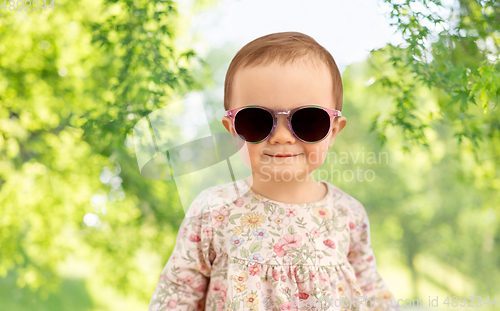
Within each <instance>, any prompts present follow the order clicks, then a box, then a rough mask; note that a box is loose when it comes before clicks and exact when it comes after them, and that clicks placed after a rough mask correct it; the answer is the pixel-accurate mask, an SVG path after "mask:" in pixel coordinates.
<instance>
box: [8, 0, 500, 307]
mask: <svg viewBox="0 0 500 311" xmlns="http://www.w3.org/2000/svg"><path fill="white" fill-rule="evenodd" d="M381 2H385V3H386V4H388V5H389V6H390V7H391V10H389V11H388V12H387V16H388V20H390V21H391V22H393V23H394V25H395V26H396V27H397V28H398V29H399V31H398V33H397V34H395V36H396V35H399V36H401V37H402V39H403V44H401V45H399V46H394V45H391V44H387V45H386V46H384V47H383V48H380V49H376V50H372V51H371V52H370V54H369V56H368V57H367V59H366V60H365V61H362V62H357V63H353V64H350V65H349V66H347V69H346V70H345V71H344V73H343V82H344V106H343V109H342V113H343V115H345V116H346V117H347V126H346V127H345V129H344V130H343V131H342V133H341V134H340V136H339V138H338V139H337V140H336V142H335V144H334V146H333V147H332V148H331V150H330V156H329V157H328V158H327V159H328V161H327V162H326V163H324V164H323V166H322V167H321V168H320V169H319V170H318V171H317V172H315V174H316V177H317V178H323V179H324V176H325V175H323V176H321V175H320V176H318V174H321V171H323V172H325V171H326V172H331V169H332V167H333V168H334V169H337V170H339V172H340V175H338V174H337V175H336V174H330V175H328V179H327V180H328V181H329V182H331V183H332V184H334V185H336V186H337V187H339V188H340V189H342V190H344V191H345V192H347V193H348V194H350V195H352V196H353V197H355V198H356V199H358V200H359V201H360V202H361V203H362V204H363V205H364V206H365V208H366V209H367V212H368V214H369V217H370V223H371V226H372V245H373V248H374V252H375V256H376V258H377V263H378V267H379V269H380V272H381V274H382V276H383V278H384V279H385V280H386V282H387V283H388V285H389V287H390V288H391V290H392V291H393V292H394V294H395V296H396V297H398V298H402V299H414V298H419V299H423V300H424V305H427V299H428V296H431V298H434V297H435V296H439V297H440V308H439V309H440V310H441V309H442V310H446V309H448V308H446V307H444V305H443V304H442V302H443V301H444V299H445V298H446V296H450V297H451V296H458V297H460V296H466V297H469V296H473V297H476V296H480V297H482V299H483V300H484V299H486V297H487V296H489V302H493V298H494V297H496V295H498V293H500V285H499V284H500V282H498V281H499V280H500V268H499V267H500V248H499V244H500V225H499V222H500V178H499V167H500V113H499V108H498V103H499V102H500V60H499V57H500V48H499V47H500V3H499V2H498V1H494V0H492V1H482V0H460V1H457V2H456V3H455V4H457V5H458V9H454V10H445V11H443V10H441V8H442V4H441V3H440V1H438V0H427V1H425V0H422V1H417V0H414V1H413V0H407V1H389V0H385V1H381ZM12 3H13V4H11V3H10V2H8V1H7V2H6V5H3V6H2V9H0V310H1V311H4V310H7V311H11V310H16V311H18V310H19V311H24V310H43V311H45V310H50V311H53V310H72V311H79V310H82V311H83V310H93V311H97V310H145V309H147V305H148V303H149V299H150V298H151V295H152V293H153V290H154V287H155V285H156V282H157V280H158V277H159V274H160V271H161V269H162V268H163V266H164V265H165V263H166V261H167V260H168V258H169V256H170V253H171V251H172V249H173V246H174V242H175V236H176V234H177V229H178V227H179V225H180V221H181V220H182V215H183V209H182V207H181V204H180V200H179V196H178V194H177V189H176V185H175V183H174V182H173V181H163V182H161V181H153V180H147V179H145V178H143V177H142V176H141V175H140V174H139V170H138V166H137V161H136V158H135V150H134V145H133V140H132V129H133V127H134V125H135V124H136V122H137V121H138V120H140V119H141V118H142V117H144V116H146V115H148V114H149V113H151V112H152V111H155V110H157V109H159V108H161V107H164V106H165V105H167V104H169V103H172V102H175V101H177V100H179V99H181V98H182V97H183V96H185V95H186V94H189V93H190V92H193V91H195V92H202V93H203V94H204V95H205V98H207V102H206V107H207V111H208V110H210V111H211V113H209V115H212V116H213V115H214V114H215V113H217V111H220V108H221V107H222V105H223V103H222V101H221V100H220V95H221V94H220V93H221V87H222V86H223V82H224V74H225V70H226V69H227V66H228V65H229V62H230V60H231V58H232V56H234V54H235V53H236V52H237V50H238V49H239V48H241V46H239V45H238V44H231V43H228V44H226V45H224V46H222V47H220V48H214V49H211V50H209V51H208V53H207V54H206V56H205V57H203V58H202V57H200V56H199V55H198V54H197V53H195V52H194V51H193V49H192V48H191V47H192V45H193V43H194V42H195V41H196V38H191V37H189V36H188V35H187V34H186V29H188V27H189V25H190V18H191V16H192V14H197V13H199V12H203V10H205V9H207V8H209V7H213V6H217V5H224V3H223V2H222V1H221V2H219V1H210V0H208V1H195V2H193V3H192V4H191V7H190V10H189V11H184V12H183V13H181V12H180V11H179V10H178V3H177V2H172V1H166V0H160V1H144V0H137V1H124V0H110V1H106V0H103V1H100V0H95V1H94V0H93V1H85V2H84V1H78V0H77V1H68V0H59V1H57V2H56V3H55V6H56V8H55V9H50V8H49V9H46V10H44V9H39V10H40V11H38V12H25V11H16V10H17V9H18V8H19V7H20V6H21V4H22V5H25V4H24V3H22V2H17V1H16V2H12ZM39 4H40V6H41V5H42V2H40V3H39ZM49 5H50V4H49V3H46V6H49ZM33 6H34V3H33ZM443 6H444V7H445V8H446V5H443ZM3 7H5V9H4V8H3ZM12 8H14V9H15V10H11V9H12ZM443 12H448V13H450V14H451V16H449V15H446V14H445V13H443ZM448 13H447V14H448ZM320 44H321V42H320ZM333 56H334V57H335V55H333ZM210 121H211V124H210V126H211V130H212V132H224V131H225V129H224V128H223V126H222V124H220V122H219V121H218V119H217V118H216V117H211V118H210ZM372 152H373V154H376V155H377V157H376V160H373V158H372V161H370V160H368V158H369V157H370V155H371V154H372ZM378 155H382V156H381V157H380V158H379V157H378ZM363 156H364V158H363ZM356 170H360V172H361V174H360V175H359V176H361V179H360V178H356V177H354V178H351V177H350V176H349V175H347V176H346V175H342V173H343V172H346V171H356ZM367 172H368V173H367ZM323 174H325V173H323ZM373 176H374V179H373V180H372V178H373ZM88 215H90V216H88ZM95 215H97V217H98V218H96V217H95ZM172 216H177V217H172ZM84 217H90V218H87V221H86V222H84V221H83V220H84ZM89 224H90V225H89ZM469 301H470V300H469ZM450 302H451V300H450ZM476 302H477V304H478V305H479V302H478V301H477V300H476V301H475V303H476ZM458 308H460V309H461V307H459V306H458ZM449 309H450V310H456V309H457V307H452V305H451V304H450V308H449ZM481 309H484V310H488V309H492V310H493V309H496V307H495V306H492V305H490V306H489V307H487V306H485V305H482V307H481Z"/></svg>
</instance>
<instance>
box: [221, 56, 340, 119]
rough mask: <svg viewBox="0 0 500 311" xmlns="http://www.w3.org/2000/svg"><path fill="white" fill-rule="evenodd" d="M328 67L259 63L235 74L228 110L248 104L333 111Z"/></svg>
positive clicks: (307, 64) (272, 107)
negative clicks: (306, 106)
mask: <svg viewBox="0 0 500 311" xmlns="http://www.w3.org/2000/svg"><path fill="white" fill-rule="evenodd" d="M332 92H333V91H332V82H331V75H330V72H329V71H328V68H326V66H325V68H321V67H319V66H317V65H313V64H311V63H294V64H284V65H282V64H279V63H277V62H273V63H270V64H261V65H257V66H250V67H246V68H242V69H241V71H239V72H237V73H236V75H235V79H234V83H233V95H234V97H233V101H232V102H233V103H232V105H231V106H232V107H231V108H238V107H242V106H248V105H258V106H264V107H268V108H271V109H293V108H295V107H299V106H305V105H319V106H325V107H329V108H333V95H332Z"/></svg>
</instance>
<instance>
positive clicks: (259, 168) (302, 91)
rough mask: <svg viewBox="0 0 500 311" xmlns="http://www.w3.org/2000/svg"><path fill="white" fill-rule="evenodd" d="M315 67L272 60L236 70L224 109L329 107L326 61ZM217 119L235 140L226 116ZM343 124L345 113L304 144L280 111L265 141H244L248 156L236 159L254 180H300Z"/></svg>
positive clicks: (320, 160) (316, 163)
mask: <svg viewBox="0 0 500 311" xmlns="http://www.w3.org/2000/svg"><path fill="white" fill-rule="evenodd" d="M316 67H319V66H312V65H308V64H307V63H303V62H298V63H296V64H292V65H285V66H283V67H282V66H281V65H279V64H278V63H276V62H274V63H272V64H270V65H266V66H258V67H252V68H245V69H242V70H239V71H238V72H237V73H236V74H235V77H234V83H233V89H232V98H231V100H230V102H231V107H229V109H234V108H239V107H244V106H249V105H259V106H264V107H268V108H271V109H289V110H291V109H293V108H295V107H299V106H303V105H318V106H323V107H327V108H332V109H334V108H335V107H334V105H333V94H332V81H331V76H330V72H329V70H328V68H327V67H326V65H323V66H322V67H321V68H316ZM222 123H223V124H224V126H225V127H226V129H227V130H228V131H229V132H230V133H232V134H233V137H234V139H240V138H239V137H238V138H236V137H237V136H236V135H235V132H234V129H233V128H232V123H231V119H230V118H229V117H224V118H223V120H222ZM345 124H346V120H345V117H337V118H336V122H334V123H333V125H332V129H331V131H330V133H329V134H328V136H327V137H326V138H325V139H324V140H322V141H321V142H319V143H315V144H308V143H304V142H302V141H300V140H299V139H297V138H296V137H295V136H294V135H293V134H292V132H291V131H290V129H289V128H288V124H287V120H286V115H282V114H280V115H278V123H277V125H276V128H275V130H274V132H273V133H272V134H271V136H269V138H268V139H266V140H265V141H263V142H261V143H259V144H251V143H248V142H245V144H246V147H247V148H248V155H249V157H250V158H249V159H243V158H242V159H243V162H245V164H246V165H247V167H249V168H250V169H251V170H252V172H253V173H254V174H256V175H258V176H259V177H260V179H264V180H273V181H290V180H292V179H293V180H297V181H303V180H305V178H308V176H309V175H310V174H311V173H312V172H313V171H314V170H316V169H317V168H318V167H320V166H321V164H322V163H323V161H324V159H325V157H326V155H327V151H328V148H330V147H331V146H332V144H333V142H334V140H335V138H336V136H337V134H338V133H339V132H340V131H341V130H342V129H343V128H344V126H345ZM240 154H241V153H240ZM273 155H289V156H288V157H276V156H273ZM290 155H291V156H290ZM249 162H250V163H249Z"/></svg>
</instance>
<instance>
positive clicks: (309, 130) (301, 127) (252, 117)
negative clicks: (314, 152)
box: [226, 105, 342, 144]
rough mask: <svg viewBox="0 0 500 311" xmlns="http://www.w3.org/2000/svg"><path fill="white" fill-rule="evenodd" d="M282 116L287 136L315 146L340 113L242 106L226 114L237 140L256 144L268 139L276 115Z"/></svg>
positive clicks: (307, 107) (316, 107) (309, 108)
mask: <svg viewBox="0 0 500 311" xmlns="http://www.w3.org/2000/svg"><path fill="white" fill-rule="evenodd" d="M279 114H286V115H287V118H286V120H287V123H288V128H289V129H290V132H292V134H293V135H294V136H295V137H296V138H297V139H298V140H300V141H302V142H305V143H308V144H315V143H319V142H320V141H322V140H323V139H325V138H326V136H328V133H329V132H330V129H331V127H332V120H333V118H334V117H336V116H342V113H341V112H340V110H336V109H330V108H325V107H321V106H313V105H309V106H300V107H297V108H294V109H292V110H288V109H276V110H273V109H269V108H266V107H262V106H246V107H239V108H234V109H230V110H227V111H226V116H227V117H229V118H231V120H232V122H233V128H234V131H235V132H236V134H238V136H239V137H241V139H243V140H245V141H247V142H249V143H252V144H258V143H261V142H263V141H264V140H266V139H267V138H269V136H271V134H272V133H273V132H274V129H275V128H276V124H277V122H278V115H279Z"/></svg>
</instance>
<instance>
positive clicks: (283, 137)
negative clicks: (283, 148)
mask: <svg viewBox="0 0 500 311" xmlns="http://www.w3.org/2000/svg"><path fill="white" fill-rule="evenodd" d="M269 143H270V144H294V143H295V136H293V134H292V132H291V131H290V129H289V128H288V123H287V121H286V115H283V114H279V115H278V121H277V122H276V128H275V129H274V132H273V133H272V134H271V136H270V137H269Z"/></svg>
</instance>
